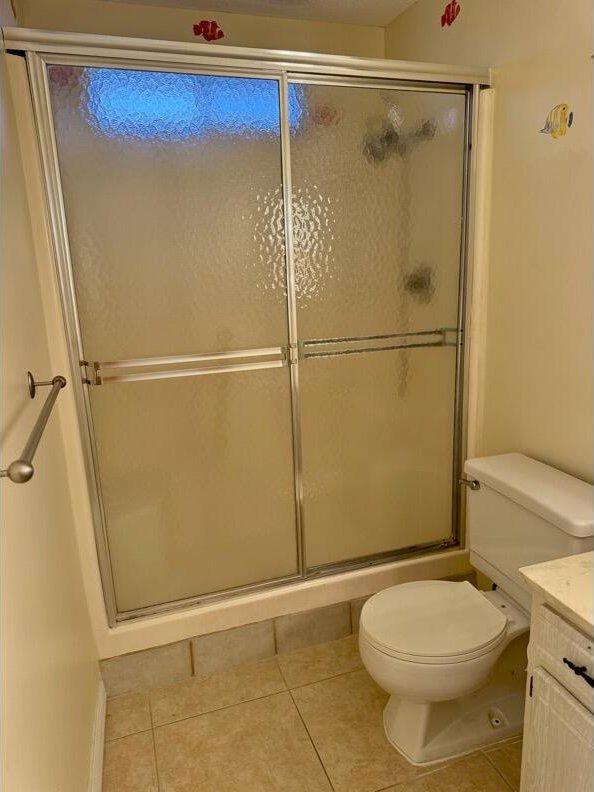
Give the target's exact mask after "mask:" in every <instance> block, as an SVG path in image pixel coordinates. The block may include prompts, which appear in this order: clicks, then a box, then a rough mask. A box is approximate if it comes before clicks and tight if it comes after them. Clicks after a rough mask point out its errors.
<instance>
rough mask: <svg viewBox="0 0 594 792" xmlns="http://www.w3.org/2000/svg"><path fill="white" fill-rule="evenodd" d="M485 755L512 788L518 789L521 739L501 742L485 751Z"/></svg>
mask: <svg viewBox="0 0 594 792" xmlns="http://www.w3.org/2000/svg"><path fill="white" fill-rule="evenodd" d="M485 755H486V757H487V759H488V760H489V761H490V762H491V763H492V764H493V765H494V766H495V767H496V768H497V770H499V772H500V773H501V775H502V776H503V777H504V778H505V780H506V781H507V783H508V784H509V785H510V786H511V787H512V789H514V790H519V789H520V774H521V770H522V740H513V741H512V742H507V743H502V744H501V745H498V746H497V747H496V748H491V750H489V751H485Z"/></svg>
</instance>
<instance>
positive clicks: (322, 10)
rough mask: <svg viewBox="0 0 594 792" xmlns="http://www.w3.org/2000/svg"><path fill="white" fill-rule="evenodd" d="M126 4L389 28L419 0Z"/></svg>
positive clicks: (155, 0)
mask: <svg viewBox="0 0 594 792" xmlns="http://www.w3.org/2000/svg"><path fill="white" fill-rule="evenodd" d="M119 2H122V3H140V4H142V5H156V6H165V7H167V6H169V7H171V8H195V9H196V10H197V11H204V12H206V11H212V12H217V11H226V12H229V13H234V14H253V15H256V16H269V17H289V18H290V19H316V20H321V21H325V22H346V23H350V24H353V25H374V26H375V25H377V26H379V27H385V26H386V25H388V24H389V23H390V22H392V20H393V19H395V18H396V17H397V16H398V14H401V13H402V12H403V11H404V9H405V8H408V6H410V5H412V4H413V3H414V2H415V0H119Z"/></svg>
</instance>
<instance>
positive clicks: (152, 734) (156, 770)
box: [148, 696, 161, 792]
mask: <svg viewBox="0 0 594 792" xmlns="http://www.w3.org/2000/svg"><path fill="white" fill-rule="evenodd" d="M148 704H149V715H150V716H151V724H152V723H153V707H152V704H151V698H150V696H149V701H148ZM151 741H152V743H153V758H154V760H155V775H156V776H157V792H159V791H160V789H161V781H160V779H159V761H158V759H157V744H156V742H155V728H154V726H152V728H151Z"/></svg>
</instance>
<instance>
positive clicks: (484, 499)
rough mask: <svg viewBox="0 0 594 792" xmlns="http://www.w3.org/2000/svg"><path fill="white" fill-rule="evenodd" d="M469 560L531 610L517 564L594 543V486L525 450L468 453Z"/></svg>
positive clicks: (587, 547)
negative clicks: (487, 454) (477, 455)
mask: <svg viewBox="0 0 594 792" xmlns="http://www.w3.org/2000/svg"><path fill="white" fill-rule="evenodd" d="M464 470H465V472H466V474H467V476H468V478H470V479H474V480H476V481H478V482H479V483H480V489H477V490H474V491H469V492H468V497H467V512H466V514H467V517H466V520H467V528H468V540H467V541H468V545H469V548H470V563H471V564H472V565H473V566H474V567H475V568H476V569H478V570H479V571H481V572H483V573H484V574H485V575H487V577H489V578H491V580H492V581H493V582H494V583H496V584H497V585H498V586H499V587H500V588H501V589H503V591H505V592H506V593H507V594H509V596H510V597H511V598H512V599H514V600H515V601H516V602H517V603H518V604H519V605H521V606H522V607H523V608H524V609H525V610H526V611H529V610H530V600H531V596H530V592H529V591H528V589H527V587H526V585H525V583H524V581H523V579H522V578H521V576H520V574H519V572H518V570H519V568H520V567H523V566H528V565H529V564H537V563H539V562H541V561H550V560H551V559H553V558H563V557H564V556H569V555H574V554H576V553H585V552H587V551H588V550H592V549H593V547H594V539H593V534H594V527H593V522H594V521H593V517H594V487H592V485H591V484H587V483H586V482H585V481H581V480H580V479H577V478H574V477H573V476H569V475H568V474H567V473H562V472H561V471H560V470H557V469H556V468H552V467H549V466H548V465H544V464H542V462H537V461H536V460H535V459H530V457H527V456H524V455H523V454H501V455H498V456H490V457H481V458H477V459H469V460H467V462H466V464H465V465H464Z"/></svg>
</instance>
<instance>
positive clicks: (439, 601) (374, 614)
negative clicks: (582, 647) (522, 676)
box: [359, 580, 529, 764]
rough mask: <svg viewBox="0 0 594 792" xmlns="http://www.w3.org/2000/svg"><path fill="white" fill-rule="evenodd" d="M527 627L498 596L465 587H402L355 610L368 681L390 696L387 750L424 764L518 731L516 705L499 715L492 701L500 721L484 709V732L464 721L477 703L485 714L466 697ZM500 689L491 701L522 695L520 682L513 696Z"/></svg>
mask: <svg viewBox="0 0 594 792" xmlns="http://www.w3.org/2000/svg"><path fill="white" fill-rule="evenodd" d="M528 627H529V617H528V614H526V613H525V612H524V611H522V609H521V608H519V607H518V606H517V605H516V604H515V603H513V602H512V601H511V600H510V599H509V598H508V597H506V596H505V595H504V594H503V593H502V592H499V591H495V592H481V591H478V590H477V589H475V588H474V586H472V585H471V584H470V583H468V582H462V583H453V582H447V581H439V580H423V581H417V582H413V583H403V584H401V585H399V586H392V587H391V588H388V589H385V590H384V591H381V592H379V594H376V595H374V596H373V597H371V598H370V599H369V600H368V601H367V602H366V603H365V605H364V607H363V610H362V612H361V622H360V632H359V651H360V653H361V658H362V660H363V664H364V665H365V667H366V668H367V671H368V672H369V674H370V676H371V677H372V678H373V679H374V680H375V681H376V682H377V684H378V685H380V687H382V688H383V689H384V690H385V691H386V692H388V693H390V694H391V698H390V701H389V702H388V705H387V706H386V710H385V713H384V727H385V731H386V736H387V737H388V740H389V741H390V742H391V743H392V745H394V746H395V747H396V748H397V749H398V750H399V751H400V752H401V753H402V754H404V755H405V756H406V758H407V759H408V760H409V761H410V762H412V763H413V764H425V763H429V762H431V761H440V760H442V759H443V758H446V757H451V756H454V755H458V754H461V753H466V752H469V751H471V750H473V749H474V748H475V747H476V746H477V745H478V744H484V743H485V742H486V741H487V742H488V741H489V737H490V736H491V734H490V732H494V731H495V729H496V728H498V730H497V733H496V734H495V738H496V739H497V740H501V739H504V738H505V737H507V736H511V735H512V734H513V733H514V732H515V733H517V731H518V729H519V727H520V724H521V712H522V707H521V703H520V706H518V702H517V701H515V702H514V703H513V705H512V709H513V710H514V712H513V713H510V715H509V716H505V714H504V713H503V711H502V710H501V707H498V706H497V702H496V701H494V700H491V701H490V702H489V704H488V706H487V709H488V710H491V711H493V712H495V711H496V710H499V711H500V716H499V717H496V716H494V717H490V716H489V712H488V711H487V712H483V715H484V717H483V718H482V721H483V723H482V724H481V725H482V727H483V728H477V723H475V722H474V721H473V718H472V717H468V716H469V715H470V713H471V712H472V711H473V709H476V707H477V706H478V709H479V710H480V709H481V708H482V709H483V710H484V709H485V702H483V701H482V699H484V698H485V697H484V696H479V697H478V698H477V697H476V696H474V697H473V696H472V694H473V693H475V691H477V690H480V689H481V688H482V687H483V686H484V685H485V682H486V681H487V679H488V677H489V676H490V674H491V673H492V671H493V668H494V666H495V664H496V662H497V660H498V658H499V657H500V656H501V654H502V653H503V651H504V650H505V649H506V647H507V646H508V645H509V644H510V642H511V641H513V640H514V639H515V638H516V637H518V636H519V635H521V634H522V633H525V632H527V630H528ZM504 688H505V686H503V687H502V686H501V684H500V685H499V691H498V694H499V696H496V697H495V698H496V699H497V698H502V697H503V698H504V699H513V698H514V696H515V698H516V699H517V697H518V696H520V697H521V696H522V695H523V685H522V684H521V682H520V684H516V685H515V690H514V691H513V692H512V691H510V690H509V689H508V690H506V689H504ZM508 703H509V702H508ZM438 705H441V706H438ZM477 714H478V713H477ZM461 719H462V720H463V721H464V722H462V723H461V722H460V720H461ZM493 720H495V721H496V726H495V727H494V725H493V723H492V721H493ZM444 727H445V728H444ZM485 730H487V733H486V734H485Z"/></svg>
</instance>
